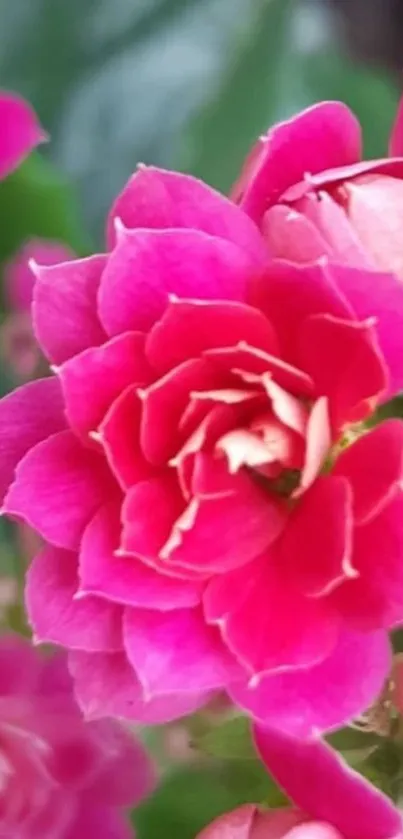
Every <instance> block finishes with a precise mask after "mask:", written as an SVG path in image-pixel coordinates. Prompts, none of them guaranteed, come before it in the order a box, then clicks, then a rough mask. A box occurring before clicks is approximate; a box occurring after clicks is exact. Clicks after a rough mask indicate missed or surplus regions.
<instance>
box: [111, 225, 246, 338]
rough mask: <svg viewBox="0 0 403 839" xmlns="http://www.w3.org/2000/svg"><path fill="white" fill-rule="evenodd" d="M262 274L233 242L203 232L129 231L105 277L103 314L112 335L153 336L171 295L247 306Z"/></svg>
mask: <svg viewBox="0 0 403 839" xmlns="http://www.w3.org/2000/svg"><path fill="white" fill-rule="evenodd" d="M256 270H258V266H257V264H256V261H255V260H253V259H251V258H249V257H248V255H247V254H246V253H245V252H244V251H242V250H241V249H240V248H238V247H237V246H236V245H234V244H232V242H227V241H225V240H224V239H216V238H214V237H212V236H208V235H207V234H206V233H202V232H200V231H198V230H162V231H161V230H160V231H156V230H138V231H136V230H134V231H129V230H125V231H122V233H121V234H120V236H119V242H118V244H117V246H116V248H115V250H114V251H113V252H112V254H111V255H110V257H109V259H108V264H107V266H106V269H105V271H104V274H103V277H102V281H101V286H100V293H99V315H100V318H101V321H102V323H103V325H104V327H105V329H106V331H107V333H108V335H118V334H119V333H120V332H125V331H126V330H132V329H139V330H140V331H147V330H148V329H150V327H151V326H152V325H153V323H155V321H156V320H158V319H159V318H160V317H161V315H162V313H163V311H164V309H165V306H166V304H167V302H168V298H169V294H176V295H177V296H178V297H187V298H199V299H201V300H216V299H219V300H236V301H242V300H244V298H245V293H246V285H247V282H248V280H249V277H250V276H251V273H252V272H254V271H256Z"/></svg>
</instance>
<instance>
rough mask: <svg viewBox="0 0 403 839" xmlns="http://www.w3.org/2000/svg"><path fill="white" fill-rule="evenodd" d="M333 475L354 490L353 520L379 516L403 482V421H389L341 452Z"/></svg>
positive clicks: (359, 522) (366, 519)
mask: <svg viewBox="0 0 403 839" xmlns="http://www.w3.org/2000/svg"><path fill="white" fill-rule="evenodd" d="M333 474H336V475H345V476H346V478H348V481H349V483H350V485H351V487H352V490H353V502H354V519H355V521H356V522H357V524H362V523H364V522H366V521H368V520H369V519H371V518H373V517H374V516H376V515H377V514H378V513H379V512H380V510H382V508H383V507H384V506H385V504H387V503H388V501H390V500H391V498H392V497H393V496H394V495H396V494H397V493H398V492H399V491H400V490H401V486H402V480H403V422H402V420H398V419H389V420H386V421H385V422H382V423H381V424H380V425H378V426H376V428H374V429H373V430H372V431H370V432H369V433H367V434H364V435H363V436H362V437H360V438H359V439H358V440H357V441H356V442H355V443H354V444H353V445H351V446H348V448H347V449H344V451H342V452H341V454H340V456H339V457H338V458H337V460H336V463H335V465H334V469H333Z"/></svg>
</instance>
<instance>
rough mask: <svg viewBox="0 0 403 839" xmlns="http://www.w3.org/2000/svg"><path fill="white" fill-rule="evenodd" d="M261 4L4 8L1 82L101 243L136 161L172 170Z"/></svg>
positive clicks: (37, 1) (226, 0)
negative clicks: (44, 135)
mask: <svg viewBox="0 0 403 839" xmlns="http://www.w3.org/2000/svg"><path fill="white" fill-rule="evenodd" d="M255 2H256V0H113V2H111V0H68V2H67V0H29V2H27V0H12V2H10V0H0V19H1V24H2V25H1V33H0V78H1V84H2V86H3V87H9V88H11V89H15V90H17V91H19V92H20V93H22V94H23V95H24V96H26V97H27V98H28V99H29V100H30V101H31V102H32V104H33V105H34V107H35V108H36V110H37V112H38V114H39V116H40V118H41V121H42V123H43V125H44V127H45V128H46V130H47V131H48V132H49V133H50V135H51V143H50V145H49V147H48V148H47V150H46V153H47V154H50V155H51V158H52V160H53V161H54V162H55V163H57V165H58V166H59V167H60V168H61V169H62V170H63V171H64V172H65V173H66V174H67V175H69V176H71V177H72V178H73V180H74V181H75V182H76V183H77V184H79V187H80V190H81V195H82V197H83V199H84V206H85V211H86V214H87V217H88V218H89V219H90V221H91V225H92V230H94V228H96V229H97V232H98V234H99V239H100V240H101V236H102V229H103V221H104V217H105V214H106V212H107V209H108V207H109V205H110V203H111V200H112V198H113V197H114V195H116V192H117V191H118V189H120V188H121V186H122V185H123V183H124V182H125V180H126V179H127V178H128V177H129V175H130V174H131V172H132V171H133V169H134V168H135V165H136V163H137V162H138V161H141V160H143V161H144V162H154V163H156V164H159V165H167V166H169V165H172V163H173V159H174V156H175V150H176V148H177V146H178V141H179V137H180V136H181V134H182V132H183V129H184V126H185V124H186V123H187V121H188V119H189V118H190V117H191V116H192V115H193V114H195V113H196V112H197V110H198V109H199V107H200V106H201V105H202V104H204V103H205V102H206V101H207V100H208V99H209V98H210V97H211V96H213V95H214V90H215V88H216V85H217V83H218V81H219V79H220V77H221V74H222V72H223V71H224V70H225V67H226V59H227V56H228V52H229V48H230V46H231V44H232V41H233V39H234V37H235V36H236V35H237V34H238V33H239V32H241V31H242V29H243V28H244V27H245V26H247V23H248V19H249V16H250V14H251V13H252V11H253V8H254V5H255Z"/></svg>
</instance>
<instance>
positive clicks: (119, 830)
mask: <svg viewBox="0 0 403 839" xmlns="http://www.w3.org/2000/svg"><path fill="white" fill-rule="evenodd" d="M87 836H88V837H90V836H94V837H95V836H96V839H132V837H133V831H132V828H131V826H130V822H129V819H128V818H125V817H124V816H123V814H122V813H120V812H119V810H117V809H116V808H115V807H107V806H104V805H102V804H99V803H97V804H91V803H83V804H82V806H81V807H80V808H79V811H78V813H77V815H76V816H75V818H74V820H73V823H72V824H71V825H70V827H69V828H68V830H67V832H66V833H65V834H64V835H63V839H84V837H87Z"/></svg>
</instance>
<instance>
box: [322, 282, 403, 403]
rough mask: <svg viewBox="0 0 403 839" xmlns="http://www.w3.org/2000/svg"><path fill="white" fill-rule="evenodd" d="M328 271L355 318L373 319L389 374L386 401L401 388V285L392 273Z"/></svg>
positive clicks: (402, 347) (402, 339) (402, 371)
mask: <svg viewBox="0 0 403 839" xmlns="http://www.w3.org/2000/svg"><path fill="white" fill-rule="evenodd" d="M329 268H330V269H331V270H332V273H333V276H334V278H335V281H336V282H337V287H338V288H339V289H340V292H341V293H342V294H343V295H345V297H346V298H347V300H348V301H349V304H350V305H351V306H352V307H353V309H354V312H355V314H356V316H357V317H358V318H359V319H365V318H368V317H373V316H375V317H376V325H375V330H376V335H377V339H378V341H379V346H380V349H381V351H382V354H383V356H384V358H385V361H386V364H387V366H388V369H389V375H390V383H389V388H388V392H387V394H385V398H387V397H389V398H390V396H393V394H395V393H397V392H398V391H399V390H401V389H402V388H403V369H402V364H401V359H402V357H403V330H402V328H401V327H402V318H403V284H402V283H401V282H400V281H399V279H398V278H397V277H396V276H395V275H394V274H386V273H384V274H382V273H380V272H375V271H364V270H362V269H357V268H350V267H349V266H342V265H338V266H337V268H336V267H333V266H329Z"/></svg>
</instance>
